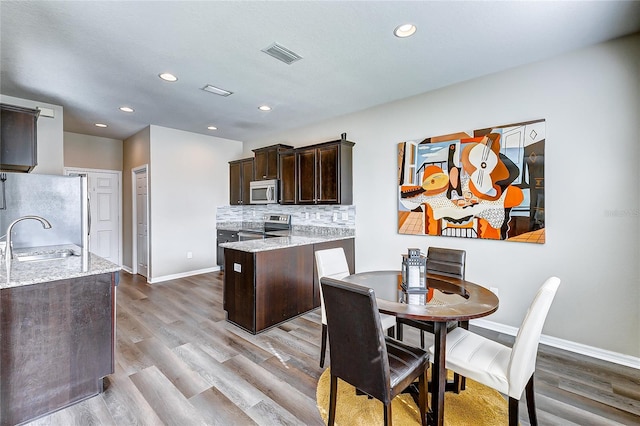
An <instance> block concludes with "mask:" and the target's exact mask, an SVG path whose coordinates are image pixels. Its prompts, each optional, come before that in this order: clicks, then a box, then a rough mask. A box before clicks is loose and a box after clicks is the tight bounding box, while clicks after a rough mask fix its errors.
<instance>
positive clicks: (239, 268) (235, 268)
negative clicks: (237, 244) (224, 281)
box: [233, 262, 242, 272]
mask: <svg viewBox="0 0 640 426" xmlns="http://www.w3.org/2000/svg"><path fill="white" fill-rule="evenodd" d="M233 272H242V265H241V264H239V263H235V262H234V263H233Z"/></svg>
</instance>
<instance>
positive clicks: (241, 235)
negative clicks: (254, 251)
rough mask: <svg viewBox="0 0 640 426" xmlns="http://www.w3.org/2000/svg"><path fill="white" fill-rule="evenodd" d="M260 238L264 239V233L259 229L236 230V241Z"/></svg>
mask: <svg viewBox="0 0 640 426" xmlns="http://www.w3.org/2000/svg"><path fill="white" fill-rule="evenodd" d="M262 239H264V233H263V232H261V231H238V241H249V240H262Z"/></svg>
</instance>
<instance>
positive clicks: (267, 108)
mask: <svg viewBox="0 0 640 426" xmlns="http://www.w3.org/2000/svg"><path fill="white" fill-rule="evenodd" d="M258 109H259V110H260V111H271V107H270V106H269V105H260V106H259V107H258Z"/></svg>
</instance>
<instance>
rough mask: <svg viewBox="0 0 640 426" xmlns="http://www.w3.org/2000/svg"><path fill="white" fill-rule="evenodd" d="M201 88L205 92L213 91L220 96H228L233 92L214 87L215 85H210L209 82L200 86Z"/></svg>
mask: <svg viewBox="0 0 640 426" xmlns="http://www.w3.org/2000/svg"><path fill="white" fill-rule="evenodd" d="M202 90H204V91H205V92H211V93H215V94H216V95H220V96H229V95H231V94H233V92H230V91H228V90H224V89H221V88H219V87H216V86H212V85H210V84H207V85H206V86H204V87H203V88H202Z"/></svg>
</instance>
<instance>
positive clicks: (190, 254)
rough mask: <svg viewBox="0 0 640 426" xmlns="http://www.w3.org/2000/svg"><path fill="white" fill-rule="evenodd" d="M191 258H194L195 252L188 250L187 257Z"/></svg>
mask: <svg viewBox="0 0 640 426" xmlns="http://www.w3.org/2000/svg"><path fill="white" fill-rule="evenodd" d="M191 258H193V253H192V252H190V251H188V252H187V259H191Z"/></svg>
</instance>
